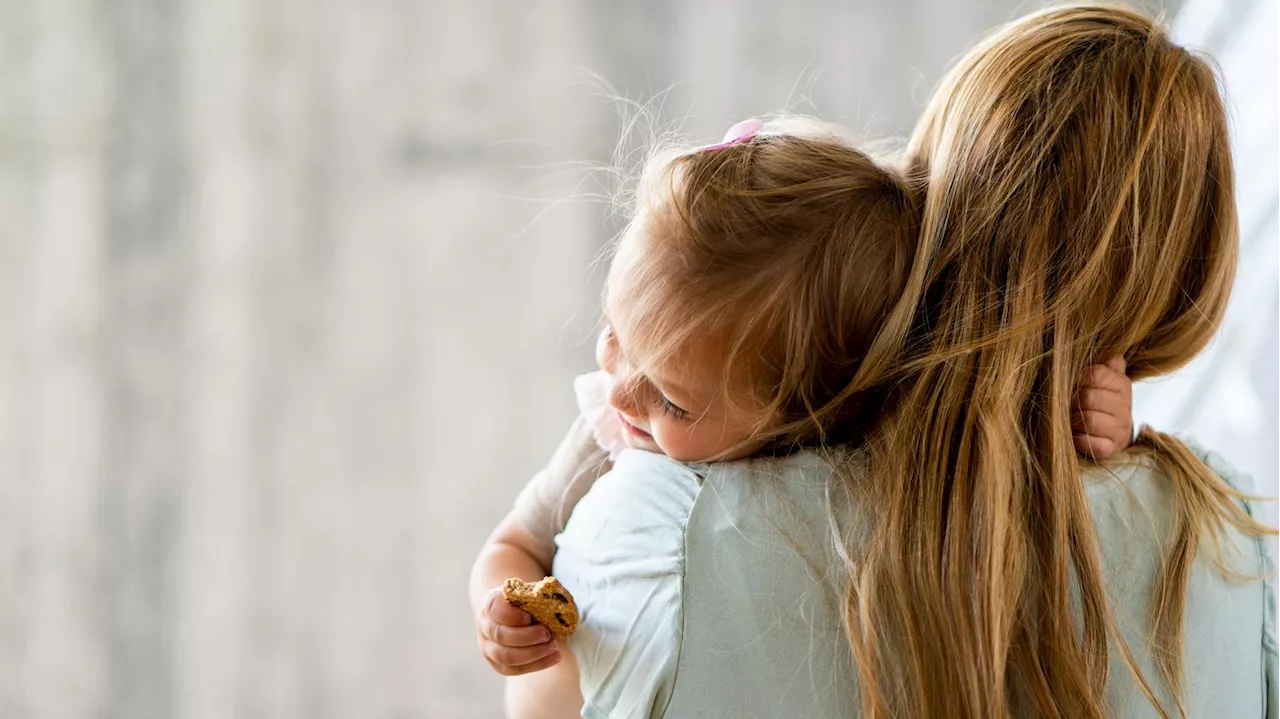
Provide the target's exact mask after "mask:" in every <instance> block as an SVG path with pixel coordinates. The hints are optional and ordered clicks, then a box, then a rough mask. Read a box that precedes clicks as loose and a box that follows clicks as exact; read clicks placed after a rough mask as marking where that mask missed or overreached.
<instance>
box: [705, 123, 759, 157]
mask: <svg viewBox="0 0 1280 719" xmlns="http://www.w3.org/2000/svg"><path fill="white" fill-rule="evenodd" d="M762 129H764V123H763V122H761V121H759V120H757V119H756V118H754V117H753V118H751V119H749V120H743V121H742V122H739V123H738V124H736V125H734V126H733V127H731V128H729V131H728V132H726V133H725V134H724V139H723V140H721V141H720V142H719V143H718V144H715V145H708V146H706V147H704V148H702V151H704V152H705V151H707V150H719V149H720V148H722V147H728V146H730V145H736V144H738V143H739V142H745V141H747V140H750V139H751V138H753V137H755V136H756V135H758V134H759V133H760V130H762Z"/></svg>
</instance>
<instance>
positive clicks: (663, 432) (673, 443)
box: [651, 419, 714, 462]
mask: <svg viewBox="0 0 1280 719" xmlns="http://www.w3.org/2000/svg"><path fill="white" fill-rule="evenodd" d="M651 431H652V433H653V438H654V440H656V441H657V443H658V446H660V447H662V451H663V453H664V454H666V455H667V456H668V457H670V458H672V459H674V460H676V461H677V462H701V461H702V460H704V459H706V458H707V457H710V456H711V455H712V454H714V452H707V451H706V448H705V447H703V446H702V445H703V444H704V443H703V442H700V441H699V437H698V433H697V432H696V431H694V430H693V429H692V428H691V427H690V426H689V425H688V424H687V423H683V422H675V421H672V420H667V419H662V420H658V421H657V422H654V423H653V427H652V430H651Z"/></svg>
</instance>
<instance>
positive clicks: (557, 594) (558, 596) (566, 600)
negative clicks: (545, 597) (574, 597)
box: [551, 592, 569, 604]
mask: <svg viewBox="0 0 1280 719" xmlns="http://www.w3.org/2000/svg"><path fill="white" fill-rule="evenodd" d="M551 598H552V599H554V600H556V601H558V602H564V603H565V604H568V603H569V598H568V597H566V596H565V595H563V594H561V593H560V592H555V593H553V594H552V595H551Z"/></svg>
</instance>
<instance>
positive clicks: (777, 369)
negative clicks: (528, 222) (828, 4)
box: [609, 117, 919, 449]
mask: <svg viewBox="0 0 1280 719" xmlns="http://www.w3.org/2000/svg"><path fill="white" fill-rule="evenodd" d="M637 196H638V198H639V201H638V206H637V208H636V211H635V213H634V217H633V219H632V221H631V223H630V225H629V227H628V228H627V229H626V230H625V231H624V234H623V237H622V239H621V242H620V243H619V247H618V251H617V254H616V255H615V257H614V261H613V266H612V269H611V272H610V278H609V282H610V283H611V284H613V285H615V287H620V288H622V294H621V296H620V298H619V304H621V305H623V306H625V307H626V313H627V316H628V326H629V327H630V335H631V342H632V343H633V345H634V346H633V347H632V348H631V349H632V357H631V360H632V361H634V362H637V363H638V364H639V365H640V366H639V367H637V370H638V372H637V375H641V374H643V373H644V366H643V365H645V364H652V363H656V362H662V361H671V360H672V359H673V358H674V359H675V360H676V361H682V360H683V358H684V357H686V356H687V352H688V350H689V348H690V347H699V348H710V349H711V350H712V354H713V355H714V356H716V357H719V358H720V359H721V364H720V366H718V367H716V368H715V370H716V374H717V375H718V376H719V377H721V378H722V380H723V387H722V388H721V391H722V392H723V396H724V398H725V399H726V401H728V402H730V403H733V404H737V405H739V406H742V405H744V404H747V403H750V406H749V407H748V409H749V410H750V411H751V412H752V413H753V414H755V415H756V416H759V417H760V422H759V424H758V427H757V430H758V431H757V432H756V436H755V437H754V438H753V440H756V441H759V440H770V439H772V440H775V444H776V445H777V448H778V449H787V448H792V447H795V446H800V445H805V444H814V443H817V442H820V441H827V442H832V441H839V440H840V439H843V438H844V436H847V434H848V433H849V432H851V431H852V428H854V427H860V426H863V425H864V424H865V423H866V422H868V421H871V419H872V418H873V417H874V415H875V414H876V412H877V410H878V408H877V407H874V406H872V404H873V403H870V402H868V401H866V395H865V394H864V395H859V396H858V397H854V398H853V399H852V400H850V401H846V400H849V399H850V398H849V395H848V394H847V393H845V390H846V388H847V385H848V379H849V377H851V376H852V375H853V374H855V373H856V371H857V370H858V368H859V366H860V364H861V360H862V357H863V356H864V355H865V353H866V351H867V349H868V347H869V346H870V345H871V343H872V341H873V339H874V338H875V336H876V335H877V333H878V332H879V330H880V327H881V326H882V324H883V323H884V320H885V318H886V317H887V315H888V313H889V310H890V309H891V308H892V307H893V305H894V304H895V303H896V302H897V301H898V298H899V297H900V296H901V293H902V287H903V283H904V282H905V280H906V277H907V271H908V268H909V266H910V262H911V251H912V248H913V247H914V245H915V243H916V238H917V231H918V225H917V219H918V217H919V208H918V202H917V200H916V199H915V198H914V196H913V195H912V193H911V191H910V190H909V188H908V185H907V183H906V182H905V180H904V179H903V178H902V177H901V176H900V175H899V174H897V173H895V172H893V171H891V170H890V169H888V168H886V167H884V166H882V165H881V164H878V163H877V162H876V161H875V160H873V159H872V158H871V157H870V156H868V155H867V154H865V153H863V152H861V151H860V150H858V149H857V148H855V147H854V146H853V144H852V143H851V142H850V141H849V140H848V139H846V138H844V137H842V136H841V135H840V133H839V132H838V131H837V130H836V128H835V127H834V126H831V125H828V124H824V123H821V122H819V121H816V120H810V119H806V118H798V117H789V118H781V119H777V120H774V121H771V122H769V123H768V124H766V126H765V132H763V133H761V134H760V135H758V136H755V137H753V138H750V139H748V140H746V141H743V142H738V143H735V144H732V145H729V146H727V147H720V148H715V149H706V150H693V151H690V150H684V149H674V150H670V151H660V152H657V153H655V155H654V157H653V158H652V159H651V161H650V162H649V163H648V165H647V168H646V170H645V172H644V173H643V175H642V177H641V180H640V184H639V188H638V193H637ZM624 276H625V281H623V277H624ZM842 393H843V394H842ZM833 432H843V433H844V434H843V435H841V436H836V435H834V434H832V433H833Z"/></svg>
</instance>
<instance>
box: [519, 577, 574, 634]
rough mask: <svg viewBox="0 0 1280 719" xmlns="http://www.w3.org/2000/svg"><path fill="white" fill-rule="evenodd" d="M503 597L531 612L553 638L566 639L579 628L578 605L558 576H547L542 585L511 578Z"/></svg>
mask: <svg viewBox="0 0 1280 719" xmlns="http://www.w3.org/2000/svg"><path fill="white" fill-rule="evenodd" d="M502 596H504V597H506V598H507V601H508V602H511V603H512V604H514V605H515V606H517V607H519V608H520V609H523V610H524V611H526V612H528V613H529V614H530V615H531V616H532V617H533V621H535V622H537V623H538V624H541V625H542V626H544V627H546V628H547V629H549V630H551V636H553V637H555V638H556V639H564V638H565V637H567V636H569V635H570V634H573V632H574V631H575V630H576V629H577V628H578V605H577V604H574V602H573V595H572V594H570V593H569V590H568V589H565V588H564V585H563V584H561V583H560V581H559V580H557V579H556V578H555V577H546V578H544V579H543V580H542V581H540V582H523V581H520V580H519V579H515V578H512V579H508V580H507V581H506V582H504V583H503V584H502Z"/></svg>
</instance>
